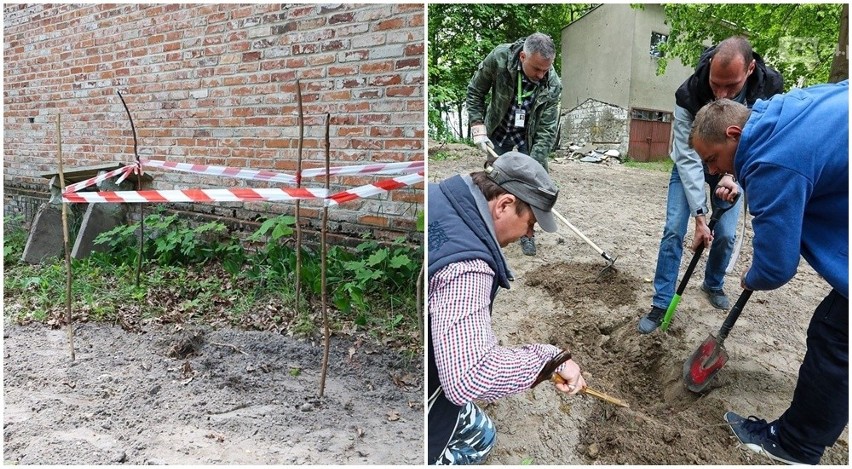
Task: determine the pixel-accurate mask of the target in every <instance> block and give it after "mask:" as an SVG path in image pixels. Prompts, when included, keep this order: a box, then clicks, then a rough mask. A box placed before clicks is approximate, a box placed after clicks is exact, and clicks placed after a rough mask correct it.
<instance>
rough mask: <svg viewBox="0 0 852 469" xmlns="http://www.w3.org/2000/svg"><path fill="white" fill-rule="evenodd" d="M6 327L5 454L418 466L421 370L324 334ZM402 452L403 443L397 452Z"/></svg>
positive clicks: (37, 458)
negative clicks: (325, 355)
mask: <svg viewBox="0 0 852 469" xmlns="http://www.w3.org/2000/svg"><path fill="white" fill-rule="evenodd" d="M140 330H141V332H140V333H129V332H126V331H124V330H122V329H121V328H119V327H111V326H108V325H103V324H96V323H83V324H79V325H78V326H77V328H76V337H75V344H76V355H77V356H76V360H75V361H74V362H70V360H69V353H68V345H67V336H66V331H65V329H62V330H58V329H49V328H47V327H44V326H41V325H28V326H17V325H12V324H11V323H9V322H8V321H7V322H5V324H4V331H3V338H4V344H3V347H4V351H3V372H4V373H3V398H4V406H3V440H4V450H3V451H4V452H3V459H4V462H5V463H6V464H10V463H12V464H120V463H124V464H140V465H141V464H187V465H188V464H420V463H422V461H423V441H422V440H423V436H422V435H423V430H422V429H423V397H422V396H423V390H422V380H423V379H422V375H423V371H422V367H421V366H420V363H419V361H417V360H415V363H411V362H410V361H409V360H407V359H405V358H404V357H402V356H400V355H399V354H398V353H395V352H394V351H393V350H389V349H386V348H384V347H380V346H377V345H375V344H372V343H365V342H361V341H357V340H354V339H350V338H340V337H332V343H331V357H330V361H329V362H330V366H329V371H328V376H327V379H326V387H325V395H324V397H323V398H321V399H320V398H317V397H316V396H317V392H318V389H319V382H320V371H321V362H322V350H323V347H322V345H321V344H317V343H310V342H305V341H299V340H295V339H293V338H290V337H286V336H284V335H281V334H277V333H274V332H262V331H241V330H235V329H228V328H226V329H212V328H205V327H200V326H198V327H195V326H188V325H183V326H181V325H174V324H173V325H169V326H157V325H146V326H143V327H141V328H140ZM401 448H402V450H401Z"/></svg>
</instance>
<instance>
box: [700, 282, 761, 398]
mask: <svg viewBox="0 0 852 469" xmlns="http://www.w3.org/2000/svg"><path fill="white" fill-rule="evenodd" d="M751 292H752V291H751V290H743V292H742V293H741V294H740V297H739V299H737V302H736V304H734V307H733V308H731V311H730V312H729V313H728V317H726V318H725V322H723V323H722V327H721V329H719V335H718V336H717V337H713V334H710V335H709V336H707V339H706V340H705V341H704V342H702V343H701V345H699V346H698V349H697V350H696V351H695V352H693V353H692V356H691V357H689V360H687V361H686V363H684V364H683V380H684V381H685V382H686V388H687V389H689V390H690V391H692V392H701V391H703V390H704V388H706V387H707V384H708V383H709V382H710V380H711V379H713V377H714V376H716V373H718V372H719V370H721V369H722V367H723V366H725V363H727V362H728V351H727V350H725V345H724V343H725V339H726V338H727V337H728V333H730V332H731V328H732V327H734V323H735V322H737V318H739V317H740V313H741V312H742V310H743V307H744V306H745V304H746V302H747V301H748V299H749V298H750V297H751Z"/></svg>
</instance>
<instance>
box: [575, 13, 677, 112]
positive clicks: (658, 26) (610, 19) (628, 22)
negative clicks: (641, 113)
mask: <svg viewBox="0 0 852 469" xmlns="http://www.w3.org/2000/svg"><path fill="white" fill-rule="evenodd" d="M653 31H655V32H659V33H663V34H668V32H669V27H668V26H666V25H665V24H664V16H663V8H662V7H661V6H659V5H645V8H644V9H643V10H634V9H633V8H631V7H630V5H628V4H603V5H601V6H599V7H598V8H596V9H594V10H592V11H591V12H589V13H588V14H587V15H586V16H584V17H582V18H580V19H579V20H577V21H575V22H574V23H572V24H570V25H569V26H566V27H565V28H563V29H562V86H563V93H562V111H563V112H566V111H569V110H571V109H573V108H574V107H576V106H578V105H580V104H582V103H583V102H584V101H585V100H586V99H588V98H592V99H595V100H598V101H603V102H606V103H609V104H614V105H616V106H619V107H623V108H626V109H627V108H631V107H640V108H649V109H657V110H662V111H669V112H671V111H673V110H674V92H675V90H676V89H677V87H678V86H680V84H681V83H682V82H683V80H685V79H686V78H687V77H688V76H689V75H690V74H691V73H692V69H691V68H687V67H684V66H683V65H682V64H681V62H680V60H673V61H670V62H669V64H668V67H667V69H666V73H665V74H664V75H662V76H657V75H656V69H657V59H656V58H654V57H652V56H651V55H650V53H649V50H650V44H651V33H652V32H653Z"/></svg>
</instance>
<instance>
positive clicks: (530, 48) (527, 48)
mask: <svg viewBox="0 0 852 469" xmlns="http://www.w3.org/2000/svg"><path fill="white" fill-rule="evenodd" d="M524 54H526V55H533V54H538V55H540V56H542V57H543V58H544V59H545V60H553V59H554V58H555V57H556V46H554V45H553V39H551V38H550V36H548V35H547V34H543V33H532V34H530V35H529V37H527V38H526V40H525V41H524Z"/></svg>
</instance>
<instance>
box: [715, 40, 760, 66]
mask: <svg viewBox="0 0 852 469" xmlns="http://www.w3.org/2000/svg"><path fill="white" fill-rule="evenodd" d="M737 57H742V58H743V63H744V64H745V67H746V68H748V65H749V64H750V63H751V61H752V60H754V52H753V51H752V50H751V43H750V42H748V39H746V38H745V37H743V36H731V37H729V38H727V39H725V40H724V41H722V42H720V43H719V45H717V46H716V49H715V50H714V51H713V59H714V60H718V61H719V62H721V63H720V65H721V66H723V67H727V66H728V64H730V63H731V62H732V61H733V60H734V59H735V58H737Z"/></svg>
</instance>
